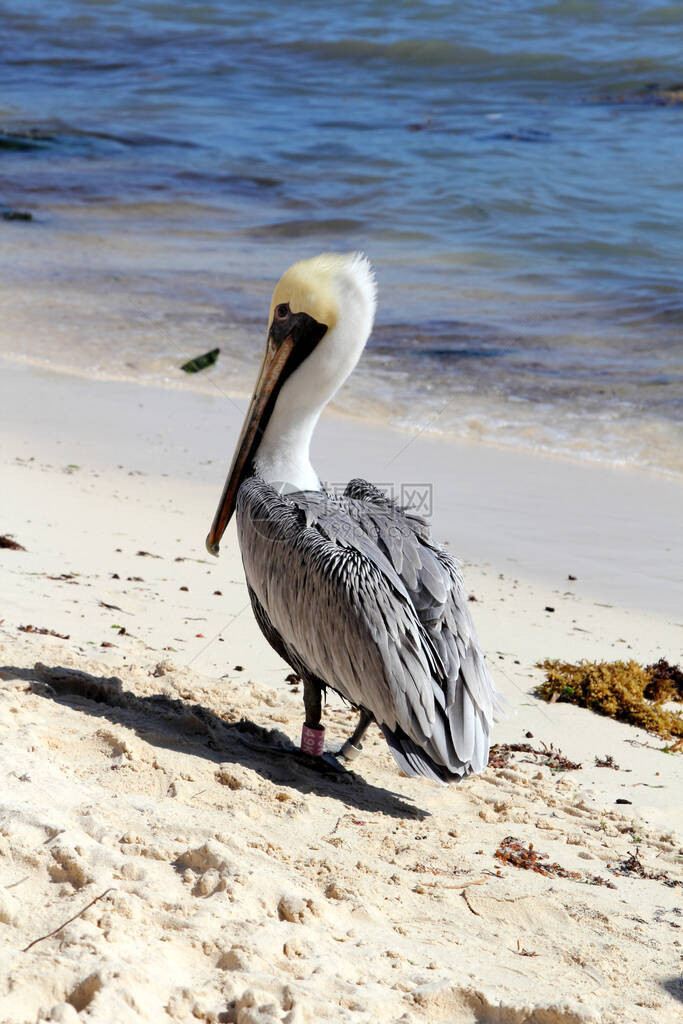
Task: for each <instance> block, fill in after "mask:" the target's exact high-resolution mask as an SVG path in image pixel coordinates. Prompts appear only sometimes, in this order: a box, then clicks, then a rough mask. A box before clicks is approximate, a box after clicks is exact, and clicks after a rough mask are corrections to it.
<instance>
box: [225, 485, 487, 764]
mask: <svg viewBox="0 0 683 1024" xmlns="http://www.w3.org/2000/svg"><path fill="white" fill-rule="evenodd" d="M362 488H365V490H362ZM356 495H357V496H356ZM383 503H384V504H383ZM237 519H238V530H239V534H240V546H241V549H242V555H243V559H244V562H245V569H246V571H247V578H248V580H249V584H250V587H251V588H252V590H253V592H254V595H255V597H256V599H257V601H258V604H259V605H260V609H261V613H262V612H263V611H265V613H266V614H267V616H268V619H269V621H270V624H271V626H272V629H273V630H274V631H275V632H276V633H277V634H278V636H279V638H280V640H281V642H282V647H283V648H284V649H285V650H287V651H290V652H291V653H292V654H293V655H294V660H295V661H296V662H297V663H299V664H301V665H303V666H304V667H305V668H306V670H307V671H308V673H309V674H311V675H313V676H316V677H317V678H319V679H321V680H324V681H325V682H326V683H327V684H328V685H330V686H331V687H332V688H333V689H335V690H337V691H338V692H339V693H341V694H342V695H343V696H344V697H346V698H347V699H348V700H350V701H351V702H352V703H353V704H355V705H356V706H358V707H363V708H366V709H367V710H368V711H369V712H370V713H371V714H372V715H373V717H374V718H375V720H376V721H377V723H378V724H379V725H380V727H381V728H382V730H383V731H384V733H385V736H386V738H387V740H388V742H389V744H390V746H391V748H392V751H393V753H394V755H395V757H396V759H397V761H398V762H399V764H400V765H401V767H403V768H404V770H405V771H407V772H408V773H409V774H423V775H427V776H430V777H432V778H437V779H439V780H443V781H447V780H452V779H457V778H460V777H462V776H463V775H465V774H467V773H468V772H470V771H479V770H481V769H482V768H483V767H485V765H486V762H487V760H488V733H489V725H490V722H491V719H492V716H493V706H494V703H495V688H494V687H493V684H492V682H491V679H490V677H489V676H488V673H487V671H486V667H485V665H484V662H483V658H482V656H481V654H480V652H479V649H478V647H477V644H476V638H475V637H474V633H473V630H472V626H471V621H470V619H469V614H468V611H467V607H466V605H465V604H463V602H464V592H463V587H462V579H461V577H460V574H459V571H458V569H457V566H456V565H455V563H454V562H453V560H452V559H450V557H449V556H448V555H447V554H446V553H445V552H444V551H443V550H441V549H439V548H437V547H436V546H434V545H432V544H431V542H430V541H429V540H428V531H427V530H426V527H425V525H424V523H422V522H421V521H420V520H418V519H415V518H414V517H410V516H406V515H405V514H404V513H403V512H401V511H400V510H398V509H396V508H395V507H394V506H392V505H390V504H389V503H386V499H384V498H383V496H382V495H381V493H380V492H374V489H371V488H370V485H365V484H360V483H359V482H354V484H353V485H350V488H349V490H348V493H347V494H346V495H345V496H344V497H343V498H341V499H334V498H331V497H330V496H329V495H326V494H324V493H319V492H298V493H295V494H289V495H286V496H281V495H278V494H277V493H276V492H275V491H274V490H273V488H272V487H269V486H268V485H267V484H264V483H263V482H262V481H260V480H258V479H257V478H253V479H251V480H249V481H246V482H245V483H244V484H243V485H242V487H241V488H240V494H239V499H238V506H237Z"/></svg>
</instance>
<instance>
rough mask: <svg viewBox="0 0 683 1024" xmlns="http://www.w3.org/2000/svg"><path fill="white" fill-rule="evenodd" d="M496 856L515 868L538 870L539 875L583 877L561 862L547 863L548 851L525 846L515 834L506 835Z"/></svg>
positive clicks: (530, 844) (532, 845) (530, 845)
mask: <svg viewBox="0 0 683 1024" xmlns="http://www.w3.org/2000/svg"><path fill="white" fill-rule="evenodd" d="M494 857H497V859H498V860H500V861H502V862H503V864H508V865H511V866H512V867H514V868H524V869H525V870H526V871H536V872H538V874H539V875H552V876H554V877H555V878H579V879H580V878H581V873H580V872H579V871H567V869H566V868H563V867H562V866H561V865H560V864H557V863H552V864H549V863H545V862H546V861H547V860H548V854H547V853H539V852H538V850H534V844H533V843H529V845H528V846H524V845H523V844H522V843H521V841H520V840H519V839H515V837H514V836H506V838H505V839H503V841H502V842H501V844H500V846H499V847H498V849H497V850H496V852H495V854H494Z"/></svg>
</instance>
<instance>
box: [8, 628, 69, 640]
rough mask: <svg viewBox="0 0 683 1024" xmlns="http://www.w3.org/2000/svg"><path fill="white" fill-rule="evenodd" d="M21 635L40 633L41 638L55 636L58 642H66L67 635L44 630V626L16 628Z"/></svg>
mask: <svg viewBox="0 0 683 1024" xmlns="http://www.w3.org/2000/svg"><path fill="white" fill-rule="evenodd" d="M17 628H18V629H19V630H20V632H22V633H41V634H42V635H43V636H56V637H57V639H58V640H68V639H69V637H68V635H66V636H65V635H64V633H56V632H55V631H54V629H46V628H45V626H18V627H17Z"/></svg>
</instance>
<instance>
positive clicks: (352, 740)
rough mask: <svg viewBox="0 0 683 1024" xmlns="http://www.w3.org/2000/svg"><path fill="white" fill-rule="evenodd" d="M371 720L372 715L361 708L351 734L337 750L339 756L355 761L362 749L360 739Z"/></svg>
mask: <svg viewBox="0 0 683 1024" xmlns="http://www.w3.org/2000/svg"><path fill="white" fill-rule="evenodd" d="M372 722H373V718H372V715H369V714H368V712H367V711H365V710H363V709H361V713H360V718H359V719H358V725H357V726H356V728H355V730H354V731H353V733H352V735H351V736H349V738H348V740H346V742H345V743H344V744H343V745H342V748H341V750H340V751H339V756H340V757H344V758H346V760H347V761H355V760H356V758H357V757H358V756H359V755H360V753H361V751H362V750H363V744H362V742H361V741H362V739H363V737H364V736H365V734H366V732H367V731H368V726H370V725H371V724H372Z"/></svg>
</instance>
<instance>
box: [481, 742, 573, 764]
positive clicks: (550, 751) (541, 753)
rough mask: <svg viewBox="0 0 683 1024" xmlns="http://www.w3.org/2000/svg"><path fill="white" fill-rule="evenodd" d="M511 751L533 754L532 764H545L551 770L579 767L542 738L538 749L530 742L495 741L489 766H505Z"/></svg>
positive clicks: (525, 759) (508, 761)
mask: <svg viewBox="0 0 683 1024" xmlns="http://www.w3.org/2000/svg"><path fill="white" fill-rule="evenodd" d="M513 753H521V754H533V757H534V759H533V761H531V763H532V764H540V765H545V766H546V767H547V768H550V770H551V771H553V772H573V771H577V770H578V769H579V768H580V767H581V764H580V763H578V762H576V761H570V760H569V758H568V757H565V756H564V754H563V753H562V751H561V750H560V749H559V748H558V749H556V748H555V747H554V746H553V745H552V743H551V744H550V746H549V747H548V746H546V744H545V743H544V742H543V740H541V749H540V750H537V749H536V748H535V747H532V746H531V744H530V743H495V744H494V745H493V746H492V747H491V751H490V753H489V767H491V768H505V767H506V766H507V765H508V764H509V763H510V758H511V756H512V754H513ZM521 760H523V761H529V760H530V759H529V758H522V759H521Z"/></svg>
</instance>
